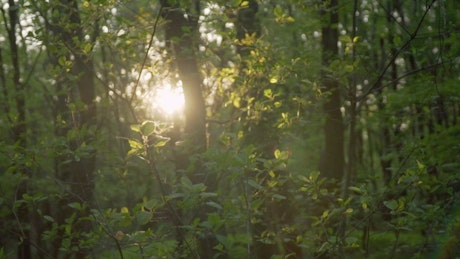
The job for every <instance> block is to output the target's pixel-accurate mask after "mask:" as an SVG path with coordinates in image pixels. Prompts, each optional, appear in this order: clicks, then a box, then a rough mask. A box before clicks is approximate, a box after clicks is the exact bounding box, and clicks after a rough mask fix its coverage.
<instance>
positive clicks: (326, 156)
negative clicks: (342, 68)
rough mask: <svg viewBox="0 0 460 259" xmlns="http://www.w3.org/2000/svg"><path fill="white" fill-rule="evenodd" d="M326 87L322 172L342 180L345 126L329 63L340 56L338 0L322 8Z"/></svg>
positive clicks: (323, 83) (323, 58)
mask: <svg viewBox="0 0 460 259" xmlns="http://www.w3.org/2000/svg"><path fill="white" fill-rule="evenodd" d="M322 17H323V22H324V23H323V25H322V38H321V43H322V51H321V52H322V53H321V54H322V65H323V70H322V86H323V89H324V94H325V96H326V98H325V100H324V103H323V111H324V116H325V125H324V138H325V142H324V153H323V157H322V160H323V161H324V163H321V164H322V165H321V168H320V171H321V174H322V176H324V177H327V178H331V179H335V180H337V181H340V180H342V177H343V174H344V165H345V161H344V160H345V158H344V156H345V155H344V126H343V119H342V113H341V111H340V107H341V97H340V88H339V82H338V79H337V78H335V76H334V74H333V73H332V72H331V71H329V66H330V65H331V63H332V62H333V61H334V60H335V59H336V58H337V55H338V48H337V42H338V29H337V28H338V22H339V14H338V0H324V1H323V9H322Z"/></svg>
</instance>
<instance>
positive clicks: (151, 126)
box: [140, 121, 156, 136]
mask: <svg viewBox="0 0 460 259" xmlns="http://www.w3.org/2000/svg"><path fill="white" fill-rule="evenodd" d="M155 128H156V124H155V122H153V121H144V122H143V123H142V125H141V127H140V131H141V134H142V135H143V136H150V135H152V134H153V132H155Z"/></svg>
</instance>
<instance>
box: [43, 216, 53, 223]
mask: <svg viewBox="0 0 460 259" xmlns="http://www.w3.org/2000/svg"><path fill="white" fill-rule="evenodd" d="M43 218H45V220H47V221H49V222H54V218H53V217H51V216H48V215H44V216H43Z"/></svg>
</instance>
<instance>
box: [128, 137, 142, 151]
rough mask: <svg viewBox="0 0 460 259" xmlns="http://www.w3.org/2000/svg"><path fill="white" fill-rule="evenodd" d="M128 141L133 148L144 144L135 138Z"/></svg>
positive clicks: (140, 147) (139, 147) (137, 148)
mask: <svg viewBox="0 0 460 259" xmlns="http://www.w3.org/2000/svg"><path fill="white" fill-rule="evenodd" d="M128 142H129V146H130V147H131V148H132V149H134V150H139V149H142V148H143V147H144V145H142V143H141V142H139V140H137V139H129V140H128Z"/></svg>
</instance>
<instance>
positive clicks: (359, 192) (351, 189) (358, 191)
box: [348, 186, 363, 194]
mask: <svg viewBox="0 0 460 259" xmlns="http://www.w3.org/2000/svg"><path fill="white" fill-rule="evenodd" d="M348 190H350V191H353V192H356V193H357V194H362V193H363V191H362V190H361V189H360V188H358V187H356V186H350V187H348Z"/></svg>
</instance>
